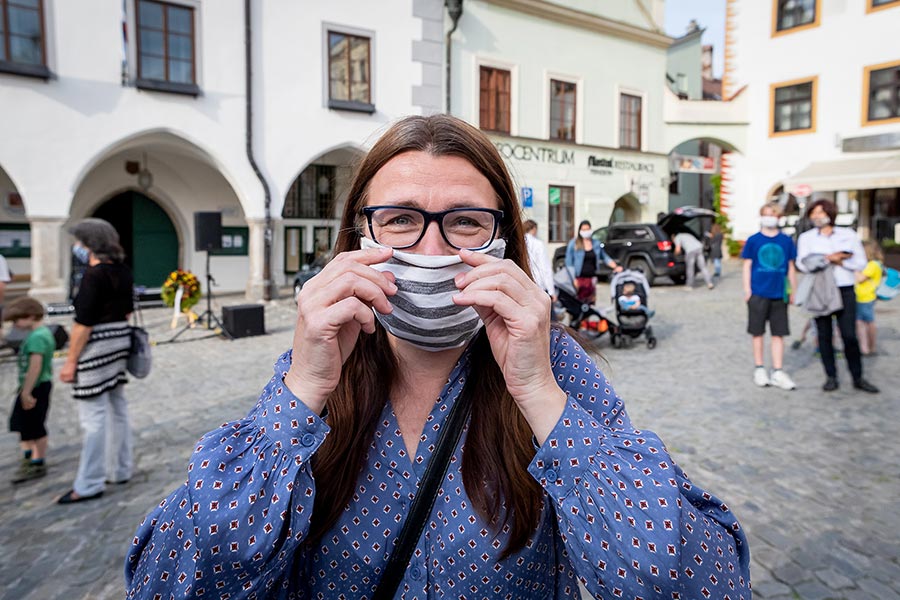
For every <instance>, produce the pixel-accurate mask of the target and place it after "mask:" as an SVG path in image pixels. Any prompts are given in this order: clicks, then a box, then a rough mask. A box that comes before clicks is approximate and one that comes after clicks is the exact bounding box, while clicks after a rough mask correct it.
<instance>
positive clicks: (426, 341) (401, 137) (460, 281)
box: [126, 115, 750, 600]
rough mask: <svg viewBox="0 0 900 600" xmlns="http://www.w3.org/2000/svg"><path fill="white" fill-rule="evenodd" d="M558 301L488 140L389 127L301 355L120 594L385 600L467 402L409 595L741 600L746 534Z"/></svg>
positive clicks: (191, 492)
mask: <svg viewBox="0 0 900 600" xmlns="http://www.w3.org/2000/svg"><path fill="white" fill-rule="evenodd" d="M549 303H550V298H549V297H548V296H547V294H546V293H544V292H543V291H542V290H541V289H540V288H539V287H538V286H537V285H536V284H535V283H534V282H533V281H532V279H531V277H530V274H529V271H528V255H527V251H526V248H525V240H524V235H523V231H522V224H521V221H520V217H519V211H518V208H517V206H516V194H515V188H514V187H513V184H512V181H511V179H510V177H509V174H508V173H507V170H506V167H505V165H504V163H503V160H502V159H501V157H500V156H499V154H498V153H497V151H496V149H495V148H494V146H493V145H492V144H491V142H490V140H489V139H488V138H487V137H486V136H484V135H483V134H482V133H481V132H480V131H478V130H477V129H475V128H473V127H471V126H470V125H468V124H466V123H465V122H463V121H460V120H458V119H455V118H453V117H450V116H446V115H437V116H430V117H408V118H406V119H403V120H401V121H399V122H397V123H396V124H394V125H393V126H392V127H391V128H390V129H389V130H388V131H387V132H386V133H385V134H384V136H383V137H382V138H381V139H380V140H379V141H378V142H377V143H376V144H375V146H374V147H373V148H372V150H371V151H370V152H369V153H368V155H367V156H366V158H365V160H364V161H363V162H362V164H361V165H360V167H359V169H358V171H357V173H356V176H355V178H354V180H353V182H352V184H351V187H350V190H349V195H348V198H347V202H346V207H345V210H344V214H343V222H342V226H341V233H340V236H339V238H338V240H337V243H336V248H335V258H334V259H333V260H332V261H331V262H330V263H329V264H328V265H327V266H326V267H325V268H324V269H323V270H322V272H321V273H320V274H318V275H316V277H314V278H313V279H311V280H310V281H309V282H308V283H307V284H306V285H304V287H303V290H302V292H301V293H300V298H299V301H298V307H299V308H298V319H297V326H296V330H295V334H294V340H293V348H292V349H291V350H290V351H288V352H286V353H284V354H283V355H282V356H281V357H279V358H278V359H277V360H276V362H275V373H274V375H273V377H272V379H271V380H270V381H269V382H268V384H267V385H266V386H265V389H263V391H262V394H261V395H260V398H259V401H258V402H257V404H256V406H255V407H254V408H253V409H252V410H251V411H250V414H249V415H247V417H246V418H244V419H241V420H238V421H234V422H232V423H229V424H226V425H224V426H223V427H221V428H220V429H217V430H215V431H212V432H210V433H208V434H206V435H205V436H203V438H202V439H201V440H200V442H199V443H198V444H197V447H196V449H195V451H194V454H193V456H192V458H191V461H190V465H189V467H188V478H187V481H186V483H185V484H184V485H183V486H181V487H180V488H179V489H177V490H175V491H174V492H173V493H172V494H171V495H170V496H169V497H168V498H166V499H165V500H163V501H162V502H161V503H160V504H159V506H157V507H156V508H155V509H154V510H153V512H151V513H150V514H149V515H148V516H147V517H146V518H145V519H144V521H143V523H142V524H141V525H140V527H139V528H138V531H137V533H136V535H135V537H134V540H133V546H132V549H131V552H130V553H129V556H128V558H127V560H126V580H127V585H128V591H129V597H130V598H153V597H162V598H189V597H191V598H192V597H195V596H201V597H211V598H230V599H232V600H233V599H237V598H248V599H249V598H260V599H262V598H354V599H356V598H371V597H372V595H373V593H374V591H375V590H376V589H377V588H378V586H379V584H380V582H381V575H382V573H383V571H384V567H385V565H386V563H387V561H388V559H389V557H390V555H391V552H392V550H393V547H394V544H395V542H396V539H397V535H398V533H399V532H400V530H401V528H402V526H403V524H404V521H405V519H406V518H407V516H408V510H409V506H410V504H411V503H412V501H413V499H414V498H415V495H416V492H417V487H418V485H419V484H420V481H421V479H422V477H423V475H424V472H425V469H426V467H427V465H428V462H429V459H430V458H431V456H432V453H433V451H434V447H435V443H436V440H437V438H438V435H439V433H440V431H441V428H442V426H443V425H444V424H445V422H446V419H447V414H448V412H450V409H451V408H452V407H453V405H454V404H455V403H457V402H460V398H461V397H464V396H465V397H466V399H467V400H468V401H471V415H470V416H469V418H468V421H467V423H466V426H465V429H464V431H463V434H462V437H461V439H460V441H459V443H458V445H457V447H456V448H455V449H454V451H453V455H452V459H451V460H450V463H449V468H448V469H447V472H446V474H445V475H444V479H443V483H442V485H441V486H440V490H439V491H438V493H437V496H436V500H435V502H434V505H433V507H432V508H431V512H430V514H429V516H428V517H427V520H426V522H425V526H424V528H423V530H422V532H421V534H420V535H419V537H418V539H417V541H416V542H415V544H416V545H415V549H414V551H413V553H412V558H411V559H410V561H409V564H408V568H407V569H406V570H405V572H404V573H403V577H402V581H401V582H400V584H399V588H398V589H397V592H396V596H395V597H397V598H405V599H413V598H421V599H425V598H463V597H465V598H571V599H575V598H579V597H580V591H579V585H578V584H579V582H581V583H582V584H583V585H584V586H586V588H587V590H588V591H589V592H590V593H591V594H593V595H594V596H595V597H597V598H636V597H641V598H662V597H665V598H673V597H680V598H702V597H707V598H717V599H724V598H733V599H735V600H737V599H738V598H745V599H747V600H749V598H750V581H749V550H748V547H747V541H746V538H745V537H744V534H743V531H742V530H741V528H740V526H739V525H738V522H737V520H736V519H735V517H734V515H733V514H732V513H731V512H730V511H729V510H728V508H727V507H726V506H725V505H724V504H723V503H722V502H721V501H719V500H718V499H717V498H715V497H714V496H712V495H710V494H708V493H706V492H705V491H703V490H701V489H700V488H699V487H697V486H695V485H693V484H691V482H690V481H688V479H687V478H686V476H685V475H684V473H683V472H682V471H681V469H679V468H678V466H676V465H675V464H674V462H673V461H672V459H671V457H670V456H669V455H668V453H667V452H666V450H665V447H664V446H663V443H662V442H661V441H660V440H659V438H658V437H657V436H656V435H655V434H653V433H651V432H649V431H639V430H636V429H635V428H634V427H633V426H632V424H631V421H630V420H629V418H628V415H627V414H626V412H625V407H624V405H623V403H622V401H621V399H620V398H619V397H618V396H617V395H616V394H615V392H614V391H613V389H612V386H611V385H610V383H609V381H608V380H607V379H606V378H605V377H604V375H603V374H602V373H601V372H600V370H599V368H598V367H597V365H596V363H595V362H594V360H593V359H592V358H591V357H590V356H589V355H588V354H587V353H586V352H585V351H584V350H583V349H582V348H581V347H580V346H579V345H578V343H577V342H576V341H575V340H574V339H573V338H571V337H570V336H569V335H568V334H567V333H566V332H565V331H564V330H563V329H561V328H559V327H557V326H551V324H550V318H549V315H550V306H549ZM157 594H158V595H159V596H157Z"/></svg>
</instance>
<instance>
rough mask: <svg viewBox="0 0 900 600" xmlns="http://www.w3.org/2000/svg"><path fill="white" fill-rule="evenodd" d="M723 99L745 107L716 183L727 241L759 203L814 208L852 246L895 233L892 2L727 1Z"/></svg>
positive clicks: (898, 16) (897, 172)
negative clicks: (851, 228) (723, 201)
mask: <svg viewBox="0 0 900 600" xmlns="http://www.w3.org/2000/svg"><path fill="white" fill-rule="evenodd" d="M727 14H728V23H727V33H726V67H725V77H724V88H725V89H724V96H725V97H726V98H729V97H732V96H734V95H735V94H736V93H738V92H739V91H741V90H743V91H742V92H741V95H746V96H747V103H746V104H747V107H748V111H749V114H748V116H749V119H748V120H749V125H748V128H747V132H746V147H745V148H744V149H743V150H744V152H743V153H742V154H734V155H732V156H731V161H730V164H729V168H728V172H727V173H726V174H725V177H726V180H727V181H726V183H725V185H726V187H727V193H728V196H729V214H730V216H731V218H732V222H733V226H734V230H735V237H736V238H737V239H746V238H747V237H748V236H749V235H751V234H752V233H754V232H755V231H756V230H757V229H758V209H759V207H760V206H761V205H762V204H763V203H764V202H765V201H767V200H768V199H771V198H779V199H781V200H782V201H784V202H785V204H786V206H787V208H788V211H789V213H793V216H792V217H791V218H790V219H789V223H793V222H794V221H795V219H796V216H797V215H798V214H799V213H800V212H802V209H803V206H804V204H806V203H808V202H809V201H810V200H813V199H816V198H820V197H824V198H830V199H832V200H834V201H836V202H837V204H838V208H839V211H840V216H839V223H841V224H844V225H851V224H852V225H856V226H857V227H858V229H859V233H860V235H861V237H864V238H872V239H879V240H883V239H886V238H893V236H894V233H893V231H894V226H895V225H896V224H897V223H900V44H898V43H897V32H900V1H898V0H849V1H848V0H762V1H760V0H728V13H727Z"/></svg>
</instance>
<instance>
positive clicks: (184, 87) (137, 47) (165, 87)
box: [132, 0, 200, 97]
mask: <svg viewBox="0 0 900 600" xmlns="http://www.w3.org/2000/svg"><path fill="white" fill-rule="evenodd" d="M142 2H150V3H153V4H159V5H161V6H162V7H163V30H162V34H163V42H164V44H165V46H164V52H165V55H164V56H163V63H164V64H165V68H166V71H165V72H166V77H168V73H169V39H168V36H169V28H168V16H167V14H168V13H167V11H166V8H167V7H169V6H172V7H176V8H181V9H185V10H189V11H190V13H191V71H192V74H193V82H192V83H182V82H176V81H169V80H168V79H151V78H148V77H144V76H143V65H142V64H141V54H142V52H141V16H140V14H141V3H142ZM132 7H133V9H134V11H133V15H134V28H133V31H134V57H135V62H134V64H135V66H136V67H137V72H136V73H135V78H134V85H135V87H137V88H138V89H143V90H151V91H156V92H168V93H172V94H183V95H187V96H194V97H196V96H199V95H200V86H199V81H200V73H199V70H198V68H197V62H198V61H197V48H198V40H199V35H198V33H197V32H198V30H199V28H198V27H197V19H198V14H199V11H198V10H197V6H195V5H194V4H193V3H190V4H189V3H184V2H177V1H171V0H134V1H133V2H132Z"/></svg>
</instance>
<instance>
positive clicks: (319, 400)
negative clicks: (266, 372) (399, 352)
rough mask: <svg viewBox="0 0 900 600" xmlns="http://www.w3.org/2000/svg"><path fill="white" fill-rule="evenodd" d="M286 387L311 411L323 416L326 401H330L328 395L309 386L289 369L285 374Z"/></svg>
mask: <svg viewBox="0 0 900 600" xmlns="http://www.w3.org/2000/svg"><path fill="white" fill-rule="evenodd" d="M284 385H285V386H287V389H288V390H290V392H291V394H293V395H294V396H295V397H296V398H297V399H298V400H300V402H302V403H303V404H305V405H306V407H307V408H309V410H311V411H313V412H314V413H316V414H317V415H321V414H322V411H323V410H324V409H325V401H326V400H327V399H328V394H327V393H324V394H323V393H322V392H321V390H317V389H315V387H313V386H309V385H307V384H306V382H304V381H303V380H302V379H301V378H300V377H298V376H297V374H296V373H295V372H294V370H293V369H288V372H287V373H285V374H284Z"/></svg>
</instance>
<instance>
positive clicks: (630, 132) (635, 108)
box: [619, 94, 643, 150]
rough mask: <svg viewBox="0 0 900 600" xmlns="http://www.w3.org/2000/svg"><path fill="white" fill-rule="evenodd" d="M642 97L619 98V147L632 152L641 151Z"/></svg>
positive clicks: (622, 96) (624, 96) (628, 96)
mask: <svg viewBox="0 0 900 600" xmlns="http://www.w3.org/2000/svg"><path fill="white" fill-rule="evenodd" d="M642 101H643V99H642V98H641V97H640V96H633V95H631V94H622V95H621V97H620V98H619V147H620V148H630V149H632V150H640V149H641V118H642V115H641V112H642V109H641V103H642Z"/></svg>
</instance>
